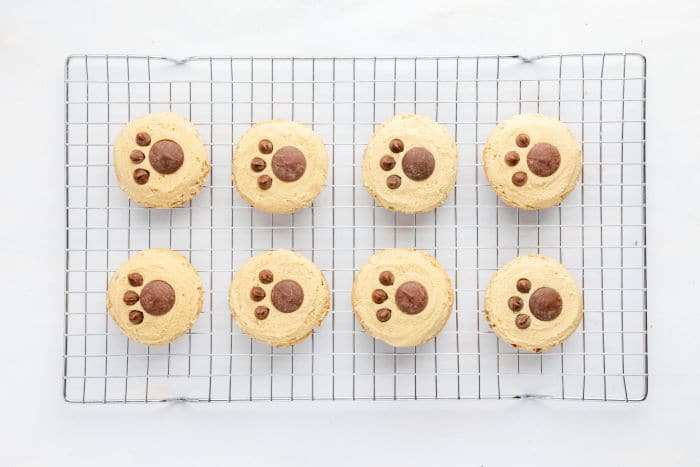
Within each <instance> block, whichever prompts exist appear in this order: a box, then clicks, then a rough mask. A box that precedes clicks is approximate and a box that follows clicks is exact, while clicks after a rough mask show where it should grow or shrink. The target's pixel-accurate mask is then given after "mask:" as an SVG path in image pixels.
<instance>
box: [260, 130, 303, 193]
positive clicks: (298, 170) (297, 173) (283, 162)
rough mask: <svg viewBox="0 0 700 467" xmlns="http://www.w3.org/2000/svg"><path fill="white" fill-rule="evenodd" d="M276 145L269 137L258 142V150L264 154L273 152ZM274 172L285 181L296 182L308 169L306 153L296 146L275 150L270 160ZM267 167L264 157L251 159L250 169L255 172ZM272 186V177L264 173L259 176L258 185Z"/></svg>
mask: <svg viewBox="0 0 700 467" xmlns="http://www.w3.org/2000/svg"><path fill="white" fill-rule="evenodd" d="M273 149H274V147H273V146H272V142H271V141H270V140H269V139H263V140H261V141H260V142H259V143H258V150H259V151H260V153H261V154H263V155H268V154H272V151H273ZM270 166H271V168H272V173H273V175H275V177H277V178H278V179H280V180H282V181H283V182H295V181H297V180H299V179H300V178H301V176H302V175H304V172H305V171H306V157H305V156H304V153H303V152H301V151H300V150H299V149H297V148H295V147H294V146H283V147H281V148H279V149H278V150H277V152H275V154H274V155H273V156H272V160H271V161H270ZM266 168H267V162H265V159H263V158H262V157H258V156H256V157H254V158H253V159H252V160H251V161H250V169H251V170H252V171H253V172H263V171H264V170H265V169H266ZM271 186H272V177H270V176H269V175H267V174H262V175H260V176H259V177H258V187H259V188H260V189H261V190H268V189H269V188H270V187H271Z"/></svg>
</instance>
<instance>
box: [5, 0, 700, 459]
mask: <svg viewBox="0 0 700 467" xmlns="http://www.w3.org/2000/svg"><path fill="white" fill-rule="evenodd" d="M145 3H146V2H142V1H138V2H132V1H126V0H122V1H119V2H115V3H114V4H111V5H102V4H100V2H98V1H94V0H93V1H76V2H71V3H70V4H68V2H66V3H65V4H60V3H59V2H45V3H43V4H42V3H40V2H34V1H20V0H14V1H11V0H0V136H2V144H1V146H0V147H1V148H2V150H1V152H0V161H1V162H0V163H1V165H0V167H1V168H2V183H0V196H1V199H2V200H3V204H4V206H3V210H2V213H3V216H2V222H1V223H0V245H2V247H1V249H0V251H1V252H2V256H1V261H0V265H1V266H2V267H1V269H0V284H1V285H0V287H1V289H0V292H1V294H0V297H1V298H2V302H3V306H2V311H0V313H1V316H2V321H0V323H1V329H2V331H3V332H2V338H1V339H0V352H1V353H0V465H3V466H4V465H100V466H107V465H120V466H125V465H129V466H130V465H139V464H153V465H161V464H165V463H166V462H167V463H168V464H170V465H205V463H207V462H211V463H214V465H217V464H220V463H223V462H226V463H229V464H232V463H235V464H237V465H254V464H256V463H257V464H264V465H271V464H280V463H285V464H286V463H294V464H303V465H305V466H312V465H328V464H329V463H332V464H331V465H335V466H338V465H346V464H352V465H362V464H366V465H380V464H385V465H440V464H441V463H448V462H449V463H450V464H451V465H488V466H492V465H493V466H496V465H513V464H514V463H517V464H518V465H562V464H568V465H631V464H633V463H634V464H635V465H698V462H699V459H700V453H698V446H697V444H698V443H697V442H698V428H697V425H696V420H695V419H696V418H697V417H698V415H700V410H699V404H698V398H697V397H698V393H699V392H700V363H698V357H699V356H700V349H698V345H699V343H698V342H697V341H698V338H697V336H698V335H700V300H699V299H698V298H697V294H698V293H699V292H698V291H697V290H698V273H697V269H698V268H697V266H696V263H697V261H698V260H700V254H699V253H700V246H699V245H700V241H699V239H700V229H699V226H700V209H698V205H697V199H698V196H697V193H698V189H697V187H698V184H699V183H700V143H699V142H698V135H699V134H700V131H699V130H700V105H699V104H700V98H699V92H700V91H699V89H700V61H698V59H697V50H696V49H697V44H698V42H699V40H698V36H699V35H700V3H698V2H697V1H695V0H689V1H685V2H680V1H677V2H674V1H664V2H653V3H654V4H652V2H644V1H641V0H636V1H630V2H615V3H614V2H611V1H609V0H607V1H597V0H596V1H592V0H587V1H577V2H572V3H571V4H570V5H565V4H564V3H563V2H562V3H561V4H558V5H556V6H555V5H548V4H546V2H542V1H523V0H519V1H512V2H506V1H494V0H492V1H489V2H483V3H482V4H481V5H476V4H475V3H476V2H466V1H465V2H457V1H453V2H439V1H434V0H433V1H427V0H424V1H423V2H417V1H411V0H402V1H395V2H379V1H376V0H356V1H349V0H348V1H343V2H336V3H335V4H333V6H331V2H321V1H310V0H309V1H301V0H296V1H291V0H290V1H285V2H279V4H277V3H276V2H268V1H265V0H255V1H248V2H245V3H243V2H241V3H240V4H236V2H234V1H232V0H228V1H217V2H210V5H209V6H204V5H203V4H204V3H205V2H203V1H176V0H169V1H158V2H152V3H150V4H148V5H146V4H145ZM584 51H585V52H598V51H630V52H641V53H644V54H645V55H646V56H647V58H648V87H647V89H648V107H647V110H648V112H647V119H648V126H647V138H648V145H647V154H648V156H647V160H648V171H647V173H648V223H649V229H648V245H649V250H648V263H649V304H648V306H649V366H650V390H649V397H648V399H647V400H646V401H645V402H641V403H628V404H624V403H594V402H588V403H577V402H568V401H567V402H562V401H551V402H542V401H534V400H515V401H442V402H432V401H428V402H390V403H371V402H357V403H352V402H342V403H341V402H335V403H318V402H317V403H310V402H309V403H307V402H294V403H265V402H263V403H255V404H248V403H233V404H182V403H175V404H169V403H166V404H152V405H148V406H144V405H138V404H132V405H120V404H115V405H109V406H102V405H88V406H82V405H80V404H67V403H65V402H64V401H63V399H62V396H61V376H62V371H63V368H62V345H63V338H62V329H63V286H64V284H63V270H64V263H63V261H64V257H63V248H64V211H63V202H64V200H63V184H64V170H63V138H64V134H63V110H64V108H63V90H64V89H63V64H64V60H65V56H66V55H68V54H69V53H83V52H94V53H138V54H151V53H152V54H165V55H172V56H188V55H197V54H199V55H226V56H228V55H237V56H248V55H260V56H269V55H276V56H287V55H303V56H309V55H345V56H347V55H428V54H431V55H474V54H489V53H520V54H524V55H533V54H539V53H547V52H552V53H557V52H584ZM98 461H99V463H98Z"/></svg>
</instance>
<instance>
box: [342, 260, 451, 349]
mask: <svg viewBox="0 0 700 467" xmlns="http://www.w3.org/2000/svg"><path fill="white" fill-rule="evenodd" d="M352 308H353V310H354V311H355V316H356V317H357V320H358V321H359V322H360V325H362V329H364V330H365V332H366V333H367V334H369V335H370V336H372V337H376V338H377V339H381V340H383V341H384V342H386V343H387V344H389V345H393V346H396V347H408V346H414V345H420V344H423V343H424V342H427V341H429V340H431V339H432V338H434V337H435V336H436V335H437V334H438V333H439V332H440V331H441V330H442V328H443V327H444V326H445V323H446V322H447V319H448V318H449V317H450V313H451V312H452V283H451V281H450V277H449V276H448V275H447V273H446V272H445V270H444V269H442V267H441V266H440V264H439V263H438V261H437V260H436V259H435V258H434V257H433V256H431V255H429V254H428V253H426V252H424V251H419V250H413V249H409V248H397V249H390V250H382V251H379V252H377V253H376V254H374V255H373V256H372V257H371V258H370V259H369V260H368V261H367V262H366V263H365V264H364V265H363V266H362V267H361V268H360V270H359V272H358V273H357V276H356V277H355V283H354V284H353V287H352Z"/></svg>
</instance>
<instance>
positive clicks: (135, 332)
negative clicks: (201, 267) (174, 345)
mask: <svg viewBox="0 0 700 467" xmlns="http://www.w3.org/2000/svg"><path fill="white" fill-rule="evenodd" d="M203 300H204V294H203V292H202V281H201V279H200V278H199V274H198V273H197V271H196V270H195V269H194V267H192V265H191V264H190V262H189V261H188V260H187V258H185V257H184V256H182V255H181V254H179V253H176V252H174V251H173V250H166V249H160V248H154V249H151V250H143V251H141V252H139V253H138V254H136V255H134V256H132V257H131V258H129V259H128V260H127V261H125V262H124V263H123V264H122V265H121V266H119V269H117V270H116V272H115V273H114V275H113V276H112V279H111V280H110V281H109V287H108V289H107V309H108V310H109V314H110V315H111V316H112V319H113V320H114V322H115V323H116V324H117V326H119V329H121V330H122V332H123V333H124V334H126V335H127V336H129V338H131V339H133V340H135V341H138V342H141V343H142V344H145V345H163V344H168V343H170V342H172V341H174V340H175V339H177V338H178V337H180V336H182V335H183V334H184V333H186V332H187V331H189V329H190V328H191V327H192V324H194V322H195V321H196V320H197V316H199V313H200V312H201V311H202V302H203Z"/></svg>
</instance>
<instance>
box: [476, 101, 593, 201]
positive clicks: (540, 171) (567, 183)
mask: <svg viewBox="0 0 700 467" xmlns="http://www.w3.org/2000/svg"><path fill="white" fill-rule="evenodd" d="M482 158H483V164H484V172H485V173H486V178H488V180H489V183H490V184H491V187H493V189H494V191H495V192H496V194H497V195H498V197H499V198H501V199H502V200H503V202H504V203H506V204H508V205H509V206H513V207H516V208H521V209H543V208H548V207H551V206H555V205H557V204H559V203H561V202H562V201H563V200H564V198H566V197H567V196H568V195H569V193H571V191H572V190H573V189H574V187H575V186H576V183H577V182H578V179H579V177H580V176H581V167H582V164H583V157H582V155H581V146H580V145H579V143H578V142H577V141H576V137H575V136H574V134H573V133H572V132H571V130H570V129H569V128H568V127H567V126H566V125H564V124H563V123H562V122H560V121H559V120H557V119H556V118H552V117H547V116H545V115H540V114H522V115H515V116H514V117H511V118H509V119H508V120H505V121H503V122H501V123H499V124H498V125H496V128H494V130H493V131H492V132H491V134H490V135H489V137H488V138H487V140H486V144H485V146H484V152H483V153H482Z"/></svg>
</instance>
